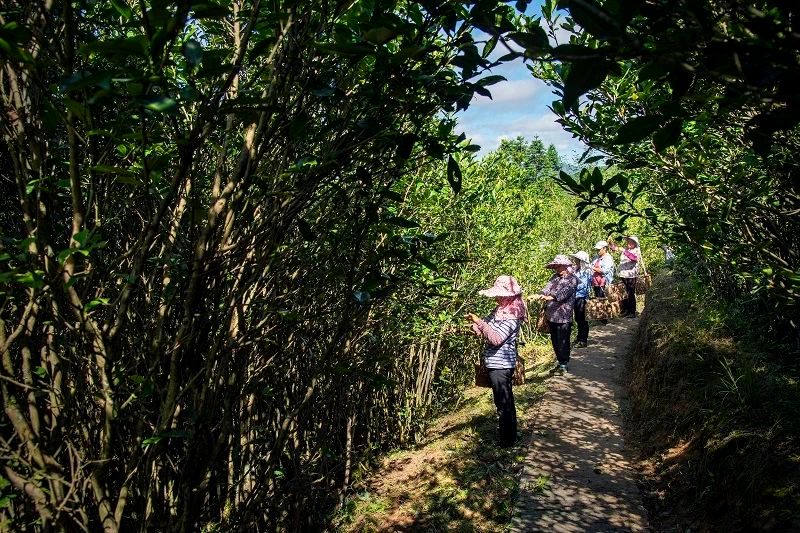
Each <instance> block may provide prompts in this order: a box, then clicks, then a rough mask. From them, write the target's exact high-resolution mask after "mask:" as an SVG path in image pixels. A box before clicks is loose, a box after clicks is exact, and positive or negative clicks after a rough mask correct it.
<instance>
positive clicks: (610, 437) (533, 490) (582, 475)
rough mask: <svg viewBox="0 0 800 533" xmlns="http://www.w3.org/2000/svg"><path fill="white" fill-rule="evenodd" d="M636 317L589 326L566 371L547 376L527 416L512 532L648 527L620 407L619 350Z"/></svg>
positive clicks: (629, 338) (622, 355)
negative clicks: (529, 432) (533, 409)
mask: <svg viewBox="0 0 800 533" xmlns="http://www.w3.org/2000/svg"><path fill="white" fill-rule="evenodd" d="M637 325H638V319H616V320H612V321H610V322H609V323H608V324H607V325H605V326H603V325H596V326H593V327H592V330H591V332H590V334H589V341H590V342H589V346H588V348H581V349H575V350H573V352H572V360H571V361H570V372H569V373H568V374H565V375H555V376H553V377H552V378H550V380H549V381H548V391H547V392H546V393H545V396H544V399H543V400H542V401H541V402H540V404H539V409H538V412H537V413H536V416H535V419H534V421H533V426H534V427H533V434H532V437H531V438H532V440H531V442H530V444H529V447H528V452H527V457H526V460H525V466H524V469H523V472H522V479H521V481H520V494H519V500H518V502H517V507H516V509H515V511H514V516H513V519H512V524H511V531H520V532H529V531H552V532H558V533H572V532H576V533H577V532H581V533H583V532H621V531H647V530H648V527H647V514H646V512H645V509H644V507H643V506H642V502H641V497H640V494H639V489H638V488H637V486H636V482H635V472H634V469H633V467H632V465H631V462H630V461H629V459H628V453H627V450H626V449H625V444H624V441H623V438H622V429H621V427H622V419H621V416H620V412H619V395H620V393H621V387H620V384H619V382H618V380H619V377H620V375H621V373H622V371H623V367H624V361H625V354H626V352H627V350H628V349H629V347H630V344H631V341H632V339H633V334H634V332H635V331H636V326H637Z"/></svg>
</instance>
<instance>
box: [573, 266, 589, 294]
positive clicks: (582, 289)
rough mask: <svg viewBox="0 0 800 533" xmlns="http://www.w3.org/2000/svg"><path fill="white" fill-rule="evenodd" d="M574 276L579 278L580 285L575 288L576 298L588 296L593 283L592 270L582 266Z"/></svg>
mask: <svg viewBox="0 0 800 533" xmlns="http://www.w3.org/2000/svg"><path fill="white" fill-rule="evenodd" d="M574 276H575V277H576V278H577V279H578V287H577V288H576V289H575V298H588V297H589V288H590V287H591V285H592V271H591V270H589V269H587V268H582V269H580V270H578V271H577V272H575V274H574Z"/></svg>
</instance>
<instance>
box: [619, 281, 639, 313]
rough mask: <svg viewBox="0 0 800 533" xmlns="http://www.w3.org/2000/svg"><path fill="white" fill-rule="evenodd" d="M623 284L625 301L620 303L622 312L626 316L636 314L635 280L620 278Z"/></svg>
mask: <svg viewBox="0 0 800 533" xmlns="http://www.w3.org/2000/svg"><path fill="white" fill-rule="evenodd" d="M622 282H623V283H624V284H625V299H624V300H623V301H622V312H623V313H624V314H626V315H635V314H636V278H622Z"/></svg>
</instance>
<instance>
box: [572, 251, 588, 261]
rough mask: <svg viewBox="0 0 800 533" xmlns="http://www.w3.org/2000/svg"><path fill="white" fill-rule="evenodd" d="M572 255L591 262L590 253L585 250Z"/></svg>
mask: <svg viewBox="0 0 800 533" xmlns="http://www.w3.org/2000/svg"><path fill="white" fill-rule="evenodd" d="M572 257H574V258H575V259H577V260H579V261H583V262H584V263H588V262H589V254H587V253H586V252H584V251H580V252H575V253H574V254H572Z"/></svg>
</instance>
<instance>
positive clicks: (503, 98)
mask: <svg viewBox="0 0 800 533" xmlns="http://www.w3.org/2000/svg"><path fill="white" fill-rule="evenodd" d="M487 89H489V92H491V93H492V98H491V99H489V98H487V97H486V96H480V95H478V94H476V95H475V97H474V98H473V99H472V104H471V106H485V107H491V108H493V109H494V108H497V107H498V105H500V104H517V103H519V102H525V101H531V100H533V99H534V98H536V97H538V96H541V95H543V94H546V93H549V92H550V89H549V88H548V87H547V85H546V84H545V83H544V82H543V81H541V80H537V79H535V78H533V77H531V78H529V79H526V80H509V81H501V82H499V83H497V84H495V85H492V86H489V87H487Z"/></svg>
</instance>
